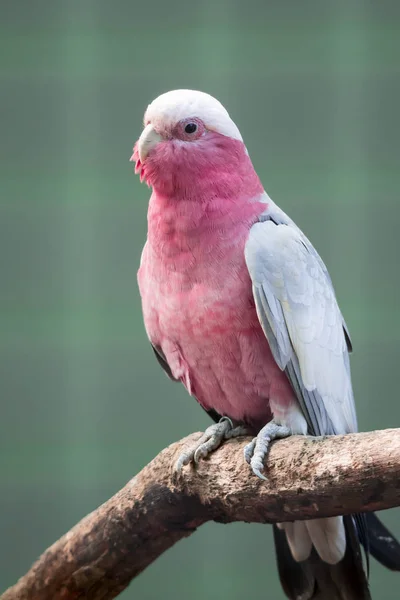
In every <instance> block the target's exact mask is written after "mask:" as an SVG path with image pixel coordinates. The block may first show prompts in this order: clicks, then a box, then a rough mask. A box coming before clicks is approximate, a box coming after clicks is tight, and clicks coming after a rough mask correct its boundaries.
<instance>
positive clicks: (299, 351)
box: [245, 213, 357, 435]
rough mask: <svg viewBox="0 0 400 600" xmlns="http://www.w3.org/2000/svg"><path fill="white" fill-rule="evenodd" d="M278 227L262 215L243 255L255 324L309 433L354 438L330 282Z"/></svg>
mask: <svg viewBox="0 0 400 600" xmlns="http://www.w3.org/2000/svg"><path fill="white" fill-rule="evenodd" d="M282 214H283V215H284V213H282ZM278 216H279V215H278ZM276 221H277V219H275V220H272V219H271V218H268V216H267V215H266V220H264V221H263V222H260V223H256V224H255V225H253V227H252V228H251V230H250V235H249V239H248V241H247V244H246V248H245V258H246V264H247V268H248V270H249V273H250V277H251V280H252V284H253V295H254V300H255V304H256V309H257V314H258V318H259V321H260V324H261V326H262V328H263V330H264V333H265V335H266V337H267V339H268V342H269V344H270V347H271V351H272V353H273V356H274V358H275V360H276V362H277V364H278V365H279V367H280V368H281V369H282V370H283V371H285V372H286V374H287V376H288V378H289V380H290V382H291V384H292V387H293V389H294V391H295V393H296V396H297V398H298V400H299V404H300V406H301V408H302V411H303V413H304V416H305V417H306V419H307V422H308V425H309V432H310V433H313V434H314V435H324V434H333V433H348V432H351V431H356V430H357V419H356V413H355V406H354V399H353V391H352V386H351V376H350V365H349V355H348V340H349V339H350V338H349V336H348V334H346V329H345V324H344V321H343V317H342V315H341V312H340V310H339V307H338V304H337V301H336V298H335V293H334V290H333V287H332V283H331V280H330V278H329V275H328V274H327V271H326V267H325V265H324V264H323V262H322V260H321V258H320V257H319V256H318V254H317V253H316V251H315V250H314V248H313V247H312V246H311V244H310V242H308V240H307V238H305V236H304V235H303V234H302V232H301V231H300V229H298V228H297V227H296V226H294V224H292V222H288V223H287V224H285V223H284V222H283V221H281V222H280V223H279V220H278V223H277V222H276Z"/></svg>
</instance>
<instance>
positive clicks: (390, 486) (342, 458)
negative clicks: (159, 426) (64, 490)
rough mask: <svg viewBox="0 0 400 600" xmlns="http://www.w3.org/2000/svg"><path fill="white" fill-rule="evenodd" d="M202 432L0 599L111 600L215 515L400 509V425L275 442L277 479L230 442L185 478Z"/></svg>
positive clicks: (158, 461) (270, 518) (274, 517)
mask: <svg viewBox="0 0 400 600" xmlns="http://www.w3.org/2000/svg"><path fill="white" fill-rule="evenodd" d="M198 436H199V434H193V435H191V436H189V437H187V438H185V439H184V440H182V441H180V442H177V443H175V444H172V445H171V446H169V447H168V448H166V449H165V450H163V451H162V452H161V453H160V454H159V455H158V456H157V457H156V458H155V459H154V460H153V461H152V462H151V463H149V464H148V465H147V466H146V467H145V468H144V469H143V470H142V471H141V472H140V473H139V474H138V475H137V476H136V477H134V478H133V479H132V480H131V481H130V482H129V483H128V484H127V485H126V486H125V487H124V488H123V489H122V490H121V491H119V492H118V493H117V494H116V495H115V496H113V497H112V498H111V499H110V500H108V501H107V502H106V503H105V504H103V505H102V506H100V507H99V508H98V509H97V510H95V511H94V512H92V513H91V514H89V515H88V516H87V517H85V518H84V519H83V520H82V521H81V522H80V523H78V524H77V525H76V526H75V527H74V528H73V529H72V530H71V531H69V532H68V533H67V534H65V535H64V536H63V537H62V538H61V539H60V540H58V541H57V542H55V544H53V545H52V546H51V547H50V548H49V549H48V550H46V552H45V553H44V554H43V555H42V556H41V557H40V558H39V559H38V561H37V562H36V563H35V564H34V565H33V567H32V568H31V569H30V571H29V572H28V573H27V574H26V575H25V576H24V577H22V578H21V579H20V580H19V582H18V583H17V584H16V585H15V586H13V587H11V588H9V589H8V590H7V591H6V592H5V593H4V594H3V595H2V596H1V598H0V600H17V599H18V600H39V599H40V600H61V599H63V600H72V599H74V600H76V599H78V598H87V599H89V600H100V599H101V600H107V599H109V598H115V596H117V595H118V594H119V593H120V592H122V590H124V589H125V588H126V586H127V585H128V584H129V582H130V581H131V580H132V579H133V578H134V577H135V576H136V575H137V574H138V573H140V572H141V571H143V569H145V568H146V567H147V566H148V565H149V564H150V563H151V562H153V561H154V560H155V559H156V558H157V557H158V556H160V554H162V553H163V552H164V551H165V550H166V549H167V548H169V547H170V546H172V545H173V544H175V542H177V541H178V540H180V539H182V538H183V537H186V536H189V535H190V534H191V533H193V532H194V531H195V530H196V528H197V527H199V526H200V525H202V524H203V523H205V522H206V521H210V520H214V521H218V522H223V523H230V522H233V521H247V522H252V523H272V522H276V521H278V522H279V521H290V520H293V519H297V520H298V519H308V518H316V517H326V516H333V515H339V514H349V513H354V512H360V511H372V510H381V509H385V508H390V507H393V506H399V505H400V477H399V475H400V429H397V430H396V429H390V430H386V431H375V432H372V433H359V434H351V435H347V436H335V437H329V438H304V437H292V438H290V439H288V440H282V441H280V442H277V443H275V444H273V446H272V447H271V451H270V454H269V458H268V468H267V475H268V481H267V482H265V481H261V480H260V479H258V478H257V477H255V476H253V475H252V474H251V472H250V471H249V467H248V465H247V464H245V463H244V460H243V447H244V445H245V443H246V442H247V441H248V439H246V438H241V439H240V440H231V441H229V442H226V443H225V444H224V445H223V446H222V447H221V448H220V449H219V450H218V451H217V452H215V453H214V454H213V455H212V456H211V458H210V459H208V460H204V461H202V462H201V464H200V465H199V466H198V467H197V468H196V469H194V468H193V467H185V468H184V470H183V471H182V473H181V474H180V475H179V476H176V475H175V474H174V469H173V467H174V464H175V462H176V460H177V458H178V456H179V455H180V453H181V452H182V451H183V450H184V449H185V448H187V447H188V446H189V445H190V444H193V443H194V442H195V440H196V439H197V438H198Z"/></svg>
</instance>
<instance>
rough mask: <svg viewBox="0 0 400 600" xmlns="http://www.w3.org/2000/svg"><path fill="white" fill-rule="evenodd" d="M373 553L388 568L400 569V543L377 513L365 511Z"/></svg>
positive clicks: (369, 543)
mask: <svg viewBox="0 0 400 600" xmlns="http://www.w3.org/2000/svg"><path fill="white" fill-rule="evenodd" d="M364 516H365V519H366V525H367V529H368V545H369V552H370V553H371V555H372V556H373V557H374V558H375V560H377V561H378V562H380V563H381V565H383V566H384V567H386V568H387V569H390V570H391V571H400V544H399V542H398V541H397V540H396V538H395V537H394V536H393V535H392V534H391V533H390V531H389V530H388V529H387V528H386V527H385V525H384V524H383V523H382V522H381V521H380V519H379V518H378V517H377V516H376V514H375V513H365V515H364Z"/></svg>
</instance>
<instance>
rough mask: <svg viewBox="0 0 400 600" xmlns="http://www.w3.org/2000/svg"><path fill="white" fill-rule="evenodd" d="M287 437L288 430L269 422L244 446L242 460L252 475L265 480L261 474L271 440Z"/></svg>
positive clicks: (289, 432) (289, 433)
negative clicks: (247, 464) (246, 463)
mask: <svg viewBox="0 0 400 600" xmlns="http://www.w3.org/2000/svg"><path fill="white" fill-rule="evenodd" d="M289 435H291V431H290V429H288V428H287V427H285V426H284V425H278V423H275V422H274V421H271V422H270V423H267V425H265V427H263V428H262V429H261V431H260V432H259V433H258V435H257V437H256V438H254V440H252V441H251V442H250V443H249V444H247V445H246V446H245V448H244V458H245V460H246V462H248V463H249V465H250V467H251V470H252V471H253V473H254V475H256V476H257V477H259V478H260V479H264V480H265V481H266V480H267V477H265V475H263V473H262V472H263V471H264V460H265V457H266V455H267V453H268V449H269V445H270V443H271V442H272V441H273V440H276V439H280V438H285V437H288V436H289Z"/></svg>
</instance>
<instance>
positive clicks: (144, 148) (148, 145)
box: [138, 123, 163, 164]
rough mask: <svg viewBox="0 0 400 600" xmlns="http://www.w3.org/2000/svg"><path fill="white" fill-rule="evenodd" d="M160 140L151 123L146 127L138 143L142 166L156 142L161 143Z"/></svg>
mask: <svg viewBox="0 0 400 600" xmlns="http://www.w3.org/2000/svg"><path fill="white" fill-rule="evenodd" d="M162 139H163V138H162V137H161V135H159V134H158V133H157V131H156V130H155V129H154V127H153V125H152V124H151V123H149V125H146V127H145V128H144V129H143V131H142V135H141V136H140V138H139V142H138V153H139V159H140V162H141V163H142V164H143V162H144V160H145V159H146V157H147V156H148V155H149V152H150V151H151V150H152V149H153V148H154V146H156V145H157V144H158V142H161V140H162Z"/></svg>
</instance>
